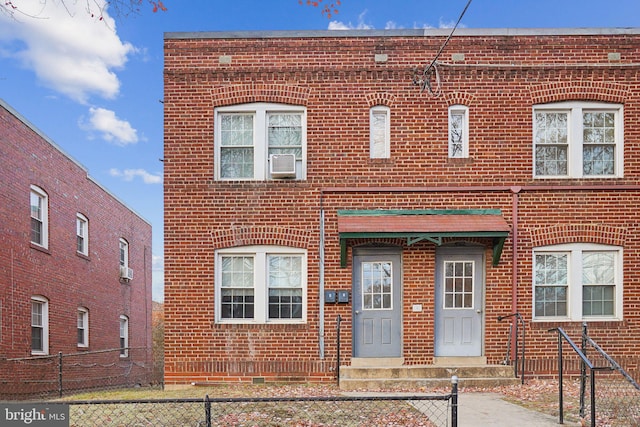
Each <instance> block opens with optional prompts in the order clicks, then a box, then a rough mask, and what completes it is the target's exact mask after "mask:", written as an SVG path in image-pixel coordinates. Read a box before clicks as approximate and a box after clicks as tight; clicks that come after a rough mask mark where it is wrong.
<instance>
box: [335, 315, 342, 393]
mask: <svg viewBox="0 0 640 427" xmlns="http://www.w3.org/2000/svg"><path fill="white" fill-rule="evenodd" d="M340 322H342V317H341V316H340V315H339V314H338V317H337V318H336V325H337V326H336V329H337V331H336V341H337V343H336V344H337V346H338V349H337V352H336V353H337V354H336V358H337V359H338V360H337V361H336V381H338V385H340Z"/></svg>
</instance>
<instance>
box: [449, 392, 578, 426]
mask: <svg viewBox="0 0 640 427" xmlns="http://www.w3.org/2000/svg"><path fill="white" fill-rule="evenodd" d="M559 425H560V424H558V418H557V417H552V416H550V415H547V414H543V413H541V412H537V411H532V410H529V409H526V408H523V407H522V406H519V405H516V404H513V403H509V402H507V401H505V400H503V396H502V395H500V394H497V393H468V392H467V393H460V394H459V395H458V426H460V427H485V426H486V427H547V426H549V427H550V426H556V427H557V426H559ZM563 425H568V426H570V425H577V424H575V423H574V424H570V423H567V422H566V421H565V424H563Z"/></svg>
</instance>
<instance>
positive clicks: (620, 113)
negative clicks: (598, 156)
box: [532, 101, 624, 179]
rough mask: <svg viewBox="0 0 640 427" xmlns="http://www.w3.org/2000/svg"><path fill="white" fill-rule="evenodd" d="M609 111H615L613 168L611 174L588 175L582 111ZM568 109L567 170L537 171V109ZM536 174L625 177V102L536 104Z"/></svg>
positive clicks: (534, 172) (565, 110) (564, 111)
mask: <svg viewBox="0 0 640 427" xmlns="http://www.w3.org/2000/svg"><path fill="white" fill-rule="evenodd" d="M588 111H593V112H607V113H614V114H615V118H614V121H615V143H614V149H615V154H614V162H615V164H614V172H613V174H610V175H585V174H584V171H583V159H584V158H583V146H584V145H585V144H584V142H583V112H588ZM538 112H545V113H554V112H555V113H566V114H567V115H568V117H567V143H568V148H567V151H568V152H567V174H566V175H538V174H537V173H536V133H537V130H536V125H537V122H536V113H538ZM532 120H533V144H532V145H533V156H532V157H533V177H534V178H538V179H548V178H587V179H601V178H622V177H623V175H624V108H623V106H622V104H614V103H605V102H580V101H569V102H555V103H549V104H538V105H534V106H533V116H532Z"/></svg>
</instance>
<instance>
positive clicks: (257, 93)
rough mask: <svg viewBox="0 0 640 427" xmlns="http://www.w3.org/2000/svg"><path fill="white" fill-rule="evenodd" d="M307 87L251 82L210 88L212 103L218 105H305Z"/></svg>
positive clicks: (307, 94)
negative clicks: (257, 103) (256, 103)
mask: <svg viewBox="0 0 640 427" xmlns="http://www.w3.org/2000/svg"><path fill="white" fill-rule="evenodd" d="M310 91H311V89H310V88H309V87H303V86H294V85H283V84H263V83H252V84H243V85H230V86H222V87H216V88H214V89H212V91H211V96H212V98H213V104H214V105H215V106H218V107H222V106H225V105H236V104H249V103H252V102H270V103H277V104H289V105H303V106H304V105H307V102H308V100H309V93H310Z"/></svg>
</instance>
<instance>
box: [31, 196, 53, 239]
mask: <svg viewBox="0 0 640 427" xmlns="http://www.w3.org/2000/svg"><path fill="white" fill-rule="evenodd" d="M29 197H30V201H29V206H30V208H29V210H30V212H31V215H30V218H31V223H32V222H33V221H38V222H39V223H40V228H41V230H40V241H34V240H33V227H32V225H30V226H29V233H30V240H31V243H33V244H34V245H37V246H41V247H43V248H45V249H48V248H49V196H48V195H47V193H46V192H45V191H44V190H43V189H42V188H40V187H37V186H35V185H32V186H31V191H30V193H29ZM34 197H35V198H37V200H38V202H39V204H40V209H39V214H40V216H39V217H38V216H33V213H34V212H33V209H32V208H31V207H32V206H33V199H34Z"/></svg>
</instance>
